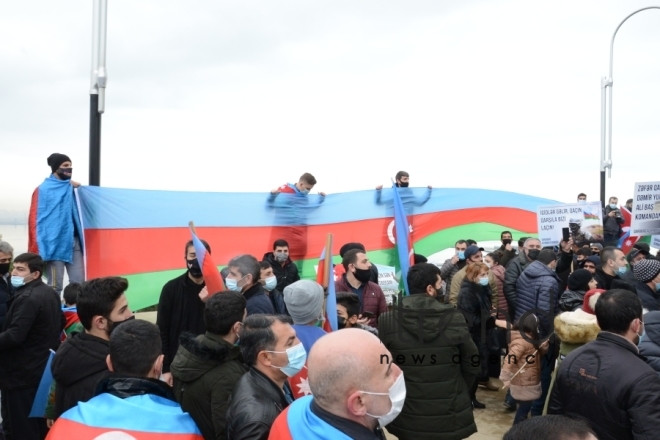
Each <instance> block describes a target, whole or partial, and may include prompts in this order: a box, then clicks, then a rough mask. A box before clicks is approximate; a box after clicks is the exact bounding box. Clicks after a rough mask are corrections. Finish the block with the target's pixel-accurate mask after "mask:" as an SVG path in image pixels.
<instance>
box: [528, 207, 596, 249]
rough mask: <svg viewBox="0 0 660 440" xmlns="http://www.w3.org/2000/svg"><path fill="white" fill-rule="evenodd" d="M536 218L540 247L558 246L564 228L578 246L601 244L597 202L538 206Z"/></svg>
mask: <svg viewBox="0 0 660 440" xmlns="http://www.w3.org/2000/svg"><path fill="white" fill-rule="evenodd" d="M537 218H538V229H539V239H540V240H541V245H542V246H558V245H559V244H560V243H561V241H562V237H563V229H564V228H568V229H569V233H570V236H571V238H573V241H574V242H575V243H576V244H578V245H581V244H585V243H602V242H603V238H604V237H603V215H602V209H601V207H600V203H598V202H589V203H570V204H564V205H550V206H539V208H538V214H537Z"/></svg>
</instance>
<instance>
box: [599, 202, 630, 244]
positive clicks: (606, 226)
mask: <svg viewBox="0 0 660 440" xmlns="http://www.w3.org/2000/svg"><path fill="white" fill-rule="evenodd" d="M612 211H613V209H612V208H610V207H609V206H606V207H605V215H604V216H603V230H604V231H605V234H607V235H616V236H617V237H618V236H619V235H621V225H622V224H624V223H625V219H624V218H623V216H619V217H610V216H609V215H608V214H609V213H610V212H612Z"/></svg>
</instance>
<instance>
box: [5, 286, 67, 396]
mask: <svg viewBox="0 0 660 440" xmlns="http://www.w3.org/2000/svg"><path fill="white" fill-rule="evenodd" d="M63 329H64V316H63V315H62V308H61V306H60V298H59V296H58V295H57V293H55V291H54V290H53V289H52V288H51V287H49V286H47V285H46V284H44V282H43V281H41V278H38V279H36V280H34V281H31V282H29V283H27V284H26V285H24V286H22V287H20V288H19V289H18V290H17V291H16V295H15V296H14V299H13V301H12V304H11V307H9V311H8V312H7V318H6V320H5V327H4V331H3V332H2V333H0V389H2V390H15V389H20V388H29V387H36V386H38V385H39V382H40V381H41V376H42V375H43V372H44V369H45V368H46V363H47V362H48V358H49V357H50V350H57V348H58V347H59V346H60V334H61V332H62V330H63Z"/></svg>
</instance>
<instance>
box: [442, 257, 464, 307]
mask: <svg viewBox="0 0 660 440" xmlns="http://www.w3.org/2000/svg"><path fill="white" fill-rule="evenodd" d="M465 266H467V262H466V261H465V260H458V263H456V264H453V263H452V262H451V258H450V259H449V260H447V261H445V263H444V264H443V265H442V267H441V268H440V278H442V281H444V282H445V297H444V302H445V303H448V302H449V292H450V290H451V283H452V279H453V278H454V275H456V274H457V273H458V271H459V270H461V269H463V268H464V267H465Z"/></svg>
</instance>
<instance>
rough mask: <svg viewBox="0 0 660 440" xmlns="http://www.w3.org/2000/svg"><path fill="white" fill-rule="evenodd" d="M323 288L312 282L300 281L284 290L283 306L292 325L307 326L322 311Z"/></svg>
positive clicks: (319, 315)
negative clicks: (289, 316)
mask: <svg viewBox="0 0 660 440" xmlns="http://www.w3.org/2000/svg"><path fill="white" fill-rule="evenodd" d="M323 298H324V294H323V287H321V285H320V284H319V283H317V282H315V281H312V280H300V281H296V282H295V283H293V284H290V285H288V286H286V287H285V288H284V304H286V308H287V310H288V311H289V315H291V318H292V319H293V323H294V324H309V323H310V322H312V321H314V320H316V319H319V318H320V317H321V313H322V311H323Z"/></svg>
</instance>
